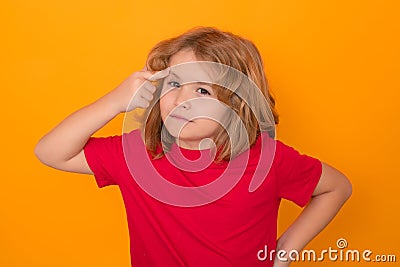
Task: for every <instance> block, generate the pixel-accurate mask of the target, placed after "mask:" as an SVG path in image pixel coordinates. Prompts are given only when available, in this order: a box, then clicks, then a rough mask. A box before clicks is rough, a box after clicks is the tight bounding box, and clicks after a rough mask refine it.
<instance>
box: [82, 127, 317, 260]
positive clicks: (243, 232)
mask: <svg viewBox="0 0 400 267" xmlns="http://www.w3.org/2000/svg"><path fill="white" fill-rule="evenodd" d="M125 137H128V138H129V139H130V140H133V144H135V145H137V146H138V147H139V146H142V147H144V144H143V141H142V139H141V137H140V132H139V130H134V131H132V132H131V133H129V134H126V135H124V138H125ZM260 140H261V136H259V138H258V139H257V141H256V143H255V144H254V145H253V146H252V147H251V148H250V151H249V154H248V155H249V160H248V163H247V165H246V169H245V171H244V174H243V175H242V177H241V178H240V180H239V182H238V183H237V184H236V185H235V186H234V187H233V189H232V190H231V191H229V192H228V193H227V194H226V195H224V196H223V197H221V198H220V199H218V200H216V201H213V202H211V203H209V204H205V205H201V206H196V207H179V206H175V205H170V204H166V203H163V202H162V201H159V200H157V199H155V198H153V197H152V196H150V195H149V194H148V193H146V192H145V191H144V190H143V189H142V188H141V187H140V186H139V184H138V183H137V181H136V180H135V179H134V178H133V177H132V174H131V172H130V171H129V167H131V168H132V166H134V167H137V168H141V167H142V166H135V164H134V163H132V164H129V167H128V165H127V163H126V161H125V157H124V149H123V138H122V136H113V137H104V138H91V139H90V140H89V141H88V143H87V144H86V146H85V148H84V151H85V156H86V160H87V162H88V164H89V166H90V168H91V170H92V171H93V173H94V176H95V178H96V182H97V185H98V186H99V187H100V188H101V187H105V186H108V185H118V186H119V189H120V191H121V195H122V197H123V200H124V203H125V208H126V215H127V221H128V227H129V234H130V251H131V263H132V266H135V267H136V266H140V267H142V266H152V267H157V266H162V267H164V266H168V267H170V266H171V267H172V266H190V267H192V266H193V267H194V266H199V267H204V266H208V267H213V266H216V267H217V266H218V267H225V266H264V267H265V266H272V265H273V261H271V260H270V258H269V257H265V258H266V259H265V260H264V259H263V260H260V258H259V257H258V254H259V251H260V250H264V249H265V246H267V248H268V253H269V252H270V251H271V250H275V248H276V239H277V217H278V208H279V204H280V200H281V198H285V199H288V200H291V201H293V202H295V203H296V204H297V205H299V206H302V207H303V206H305V205H306V204H307V203H308V201H309V200H310V197H311V195H312V193H313V191H314V189H315V187H316V185H317V183H318V181H319V178H320V176H321V171H322V167H321V162H320V161H319V160H317V159H315V158H312V157H309V156H307V155H301V154H299V152H297V151H296V150H295V149H293V148H291V147H289V146H287V145H285V144H283V143H282V142H280V141H276V143H275V145H276V151H275V156H274V158H273V162H272V165H271V168H270V169H269V172H268V175H267V177H266V178H265V179H264V180H263V182H262V184H261V185H260V186H259V188H258V189H257V190H255V191H254V192H249V184H250V181H251V179H252V177H253V174H254V171H255V169H256V168H257V165H258V160H259V155H260V152H261V145H260V143H261V141H260ZM174 149H175V150H176V149H178V150H180V151H181V152H182V154H183V155H184V156H185V157H186V158H188V159H192V160H194V159H196V158H198V157H199V151H197V150H188V149H184V148H179V147H178V146H176V145H173V147H172V149H171V151H173V150H174ZM233 160H235V159H233ZM151 163H152V165H153V166H154V168H155V169H156V170H157V172H158V173H160V175H162V176H163V177H166V179H168V180H169V181H171V182H173V183H175V184H178V185H182V186H200V185H204V184H207V183H210V182H212V181H213V180H214V179H217V178H218V177H219V175H220V174H221V173H223V172H224V169H225V168H226V167H227V164H215V163H212V164H211V165H209V166H208V167H207V168H206V169H204V170H201V171H199V172H190V171H184V170H180V169H178V168H176V167H175V166H174V165H172V164H171V162H170V161H169V160H168V159H167V158H166V157H165V156H164V157H162V158H160V159H157V160H151ZM259 255H260V254H259ZM262 255H263V254H262Z"/></svg>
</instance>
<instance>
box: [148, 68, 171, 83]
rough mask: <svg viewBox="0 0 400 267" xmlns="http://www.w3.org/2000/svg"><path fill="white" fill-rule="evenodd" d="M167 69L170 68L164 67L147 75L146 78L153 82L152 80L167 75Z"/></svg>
mask: <svg viewBox="0 0 400 267" xmlns="http://www.w3.org/2000/svg"><path fill="white" fill-rule="evenodd" d="M169 70H170V68H169V67H168V68H166V69H163V70H161V71H159V72H157V73H155V74H154V75H152V76H151V77H149V78H148V80H149V81H151V82H153V81H156V80H159V79H162V78H165V77H167V76H168V75H169Z"/></svg>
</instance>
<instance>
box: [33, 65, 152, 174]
mask: <svg viewBox="0 0 400 267" xmlns="http://www.w3.org/2000/svg"><path fill="white" fill-rule="evenodd" d="M150 76H151V73H150V72H148V71H145V70H142V71H138V72H135V73H133V74H132V75H130V76H129V77H128V78H127V79H126V80H124V81H123V82H122V83H121V84H120V85H119V86H118V87H117V88H115V89H114V90H113V91H111V92H110V93H108V94H106V95H105V96H103V97H101V98H100V99H98V100H97V101H95V102H94V103H92V104H90V105H88V106H86V107H84V108H82V109H80V110H78V111H76V112H75V113H73V114H71V115H70V116H68V117H67V118H66V119H64V120H63V121H62V122H61V123H60V124H58V125H57V126H56V127H55V128H54V129H52V130H51V131H50V132H49V133H47V134H46V135H45V136H43V137H42V138H41V139H40V141H39V142H38V143H37V145H36V147H35V154H36V156H37V157H38V159H39V160H40V161H41V162H42V163H44V164H46V165H48V166H50V167H53V168H56V169H59V170H64V171H70V172H78V173H86V174H92V171H91V170H90V168H89V166H88V164H87V162H86V159H85V155H84V152H83V148H84V146H85V144H86V142H87V141H88V140H89V138H90V136H91V135H92V134H93V133H95V132H96V131H97V130H99V129H100V128H102V127H103V126H104V125H105V124H107V123H108V122H109V121H110V120H111V119H113V118H114V117H115V116H117V115H118V114H119V113H121V112H125V111H130V110H133V109H135V108H137V107H141V108H146V107H148V105H149V102H150V101H151V100H152V98H153V93H154V92H155V90H156V89H155V87H154V86H152V85H151V84H150V83H146V86H143V87H141V90H138V89H139V88H140V86H141V85H142V84H143V82H145V81H146V80H147V79H148V78H149V77H150ZM132 96H134V98H133V100H132V102H131V103H129V101H130V100H131V98H132ZM128 105H129V106H128Z"/></svg>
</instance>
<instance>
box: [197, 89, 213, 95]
mask: <svg viewBox="0 0 400 267" xmlns="http://www.w3.org/2000/svg"><path fill="white" fill-rule="evenodd" d="M196 92H198V93H200V94H202V95H211V94H210V92H209V91H208V90H207V89H204V88H201V87H200V88H198V89H197V90H196Z"/></svg>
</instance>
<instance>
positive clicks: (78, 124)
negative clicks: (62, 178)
mask: <svg viewBox="0 0 400 267" xmlns="http://www.w3.org/2000/svg"><path fill="white" fill-rule="evenodd" d="M115 94H116V92H110V93H109V94H107V95H105V96H103V97H102V98H100V99H99V100H97V101H96V102H94V103H92V104H90V105H88V106H86V107H84V108H82V109H80V110H78V111H76V112H74V113H72V114H71V115H69V116H68V117H67V118H65V119H64V120H63V121H62V122H61V123H60V124H58V125H57V126H56V127H55V128H54V129H52V130H51V131H50V132H49V133H47V134H46V135H45V136H44V137H42V138H41V139H40V141H39V142H38V144H37V145H36V147H35V154H36V155H37V157H38V158H39V159H40V160H41V161H42V162H43V163H45V164H47V165H54V164H57V163H58V162H65V161H68V160H69V159H71V158H72V157H74V156H75V155H77V154H78V153H79V152H80V151H81V150H82V149H83V147H84V146H85V144H86V142H87V141H88V139H89V138H90V136H91V135H92V134H93V133H95V132H96V131H97V130H99V129H100V128H102V127H103V126H104V125H105V124H107V123H108V122H109V121H110V120H111V119H113V118H114V117H115V116H116V115H118V114H119V113H120V110H119V109H118V106H117V105H116V104H115V101H114V99H115Z"/></svg>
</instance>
